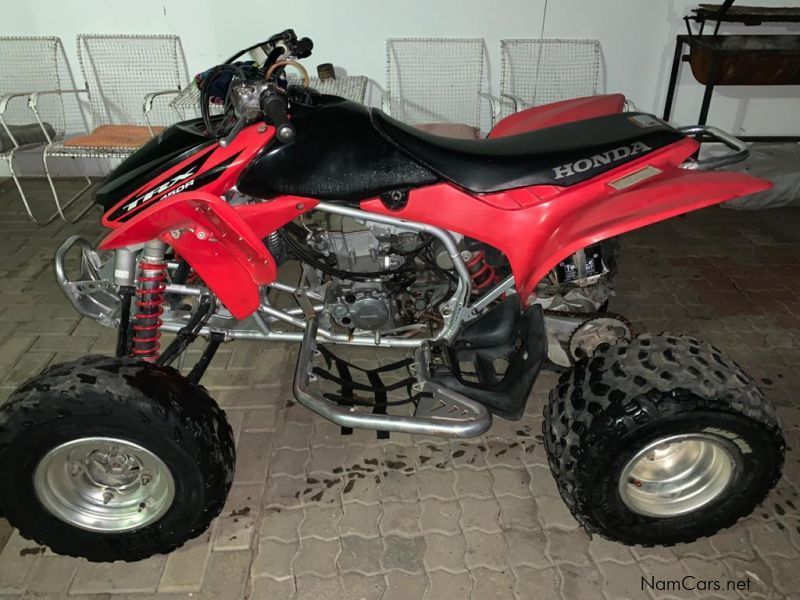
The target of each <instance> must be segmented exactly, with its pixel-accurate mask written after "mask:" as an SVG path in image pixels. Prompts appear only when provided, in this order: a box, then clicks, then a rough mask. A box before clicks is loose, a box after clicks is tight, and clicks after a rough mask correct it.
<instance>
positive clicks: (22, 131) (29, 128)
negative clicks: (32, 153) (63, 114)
mask: <svg viewBox="0 0 800 600" xmlns="http://www.w3.org/2000/svg"><path fill="white" fill-rule="evenodd" d="M44 127H45V129H47V134H48V135H49V136H50V139H53V137H54V136H55V134H56V132H55V129H53V126H52V125H50V123H44ZM8 129H9V131H11V135H13V136H14V139H15V140H17V144H18V145H20V146H29V145H33V144H45V143H47V136H46V135H45V134H44V131H42V128H41V127H40V126H39V124H38V123H31V124H30V125H9V126H8ZM13 148H14V142H12V141H11V138H9V137H8V134H7V133H6V130H5V128H3V127H0V152H8V151H9V150H12V149H13Z"/></svg>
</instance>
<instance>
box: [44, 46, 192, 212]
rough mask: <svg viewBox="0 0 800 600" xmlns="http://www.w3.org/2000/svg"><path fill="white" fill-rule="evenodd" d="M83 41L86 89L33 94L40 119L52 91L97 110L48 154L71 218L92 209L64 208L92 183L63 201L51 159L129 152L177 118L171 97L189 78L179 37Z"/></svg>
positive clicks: (61, 208)
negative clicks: (71, 210)
mask: <svg viewBox="0 0 800 600" xmlns="http://www.w3.org/2000/svg"><path fill="white" fill-rule="evenodd" d="M77 42H78V58H79V60H80V64H81V72H82V74H83V78H84V81H85V84H86V89H83V90H52V91H49V92H42V93H35V94H33V95H31V99H30V105H31V107H32V108H33V110H34V112H35V113H36V114H37V118H38V117H39V115H40V111H39V107H40V102H41V98H42V97H43V96H46V95H48V94H57V95H63V94H75V95H78V96H79V97H80V98H81V99H84V100H85V101H86V102H88V105H89V107H90V109H91V127H90V128H89V129H88V132H87V134H86V135H81V136H75V137H70V138H67V139H63V140H59V139H52V140H49V142H50V143H48V145H47V146H46V148H45V150H44V153H43V156H42V159H43V162H44V167H45V175H46V176H47V180H48V182H49V184H50V189H51V190H52V192H53V199H54V200H55V203H56V210H57V212H58V214H59V215H60V216H61V218H62V219H63V220H64V221H67V222H74V221H76V220H77V219H79V218H80V217H81V216H83V214H85V213H86V212H87V211H88V210H89V209H90V208H91V206H92V205H91V204H89V205H88V206H86V207H85V208H84V209H83V210H82V211H81V212H80V213H79V214H78V215H77V216H75V217H74V218H71V219H68V218H67V217H66V215H65V213H64V210H65V209H66V208H67V207H68V206H69V205H71V204H73V203H74V202H75V201H77V200H78V198H80V197H81V196H82V195H83V194H84V193H85V192H86V189H87V188H84V189H83V190H81V191H80V192H78V193H77V194H76V195H74V196H73V197H72V198H70V200H68V201H67V202H66V203H65V204H64V205H62V204H61V202H60V200H59V197H58V192H57V191H56V187H55V184H54V182H53V177H52V174H51V171H50V167H49V164H48V159H49V158H52V157H60V158H72V159H92V158H96V159H104V160H111V159H120V158H125V157H127V156H129V155H130V154H132V153H133V152H134V151H136V150H137V149H138V148H139V147H141V146H142V145H143V144H145V143H146V142H147V141H148V140H149V139H150V138H151V137H152V136H153V135H155V134H156V133H158V132H159V131H161V130H162V129H163V127H164V126H167V125H170V124H171V123H173V122H174V121H175V115H174V112H173V111H172V109H171V108H170V107H169V101H168V97H169V96H174V95H177V94H179V93H180V92H181V90H182V89H183V88H184V87H185V86H186V82H187V80H188V75H187V71H186V62H185V59H184V56H183V49H182V46H181V41H180V38H179V37H177V36H174V35H79V36H78V40H77ZM39 122H40V123H42V120H41V119H40V118H39ZM87 179H88V178H87Z"/></svg>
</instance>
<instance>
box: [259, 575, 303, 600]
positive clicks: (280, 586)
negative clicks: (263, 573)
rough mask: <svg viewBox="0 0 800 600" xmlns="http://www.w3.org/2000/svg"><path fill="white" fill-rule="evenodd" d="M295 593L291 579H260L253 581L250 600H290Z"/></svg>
mask: <svg viewBox="0 0 800 600" xmlns="http://www.w3.org/2000/svg"><path fill="white" fill-rule="evenodd" d="M295 591H296V590H295V586H294V578H292V577H287V578H286V579H281V580H280V581H278V580H275V579H270V578H269V577H262V578H259V579H254V580H253V593H252V595H251V596H250V600H291V599H292V598H293V597H294V594H295Z"/></svg>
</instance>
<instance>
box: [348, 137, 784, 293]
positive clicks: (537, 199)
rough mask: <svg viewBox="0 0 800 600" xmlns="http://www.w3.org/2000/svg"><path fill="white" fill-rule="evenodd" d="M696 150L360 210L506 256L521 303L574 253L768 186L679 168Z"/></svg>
mask: <svg viewBox="0 0 800 600" xmlns="http://www.w3.org/2000/svg"><path fill="white" fill-rule="evenodd" d="M697 146H698V145H697V142H695V141H694V140H691V139H688V138H687V139H685V140H682V141H681V142H677V143H675V144H672V145H671V146H668V147H666V148H664V149H663V150H660V151H657V152H654V153H651V154H648V155H646V156H644V157H642V158H641V159H639V160H636V161H632V162H630V163H628V164H626V165H623V166H621V167H619V168H616V169H612V170H611V171H607V172H606V173H604V174H603V175H601V176H598V177H594V178H592V179H590V180H588V181H585V182H582V183H579V184H577V185H574V186H570V187H557V186H538V187H537V186H534V187H529V188H518V189H514V190H507V191H504V192H498V193H494V194H484V195H477V194H476V195H473V194H470V193H468V192H466V191H464V190H462V189H460V188H458V187H456V186H454V185H452V184H449V183H441V184H436V185H432V186H429V187H425V188H420V189H417V190H412V191H411V192H410V194H409V198H408V202H407V204H406V205H405V206H404V207H403V208H401V209H400V210H396V211H394V210H391V209H389V208H388V207H387V206H386V205H385V204H384V203H383V202H382V201H380V200H378V199H374V200H368V201H365V202H363V203H362V204H361V208H362V209H363V210H365V211H369V212H375V213H381V214H387V215H392V216H394V217H398V218H402V219H408V220H412V221H420V222H422V223H429V224H431V225H436V226H438V227H441V228H443V229H448V230H450V231H454V232H457V233H460V234H462V235H465V236H468V237H471V238H474V239H477V240H480V241H482V242H485V243H487V244H489V245H491V246H494V247H495V248H497V249H499V250H500V251H502V252H503V253H504V254H505V255H506V257H507V258H508V260H509V263H510V265H511V270H512V272H513V274H514V278H515V280H516V285H517V290H518V292H519V293H520V295H521V298H522V299H523V302H526V301H527V299H528V297H529V296H530V295H531V294H532V292H533V289H534V288H535V286H536V285H537V283H538V282H539V281H541V279H542V278H543V277H544V276H545V275H546V274H547V272H548V271H550V270H551V269H553V268H554V267H555V266H556V265H557V264H558V263H559V262H560V261H562V260H563V259H565V258H566V257H568V256H569V255H571V254H573V253H574V252H576V251H577V250H580V249H581V248H585V247H586V246H589V245H591V244H593V243H596V242H599V241H601V240H604V239H607V238H610V237H613V236H616V235H620V234H622V233H625V232H627V231H631V230H633V229H638V228H641V227H644V226H646V225H650V224H652V223H655V222H657V221H662V220H664V219H668V218H671V217H674V216H677V215H679V214H682V213H686V212H690V211H693V210H697V209H699V208H704V207H706V206H711V205H713V204H718V203H720V202H724V201H726V200H730V199H731V198H735V197H737V196H744V195H746V194H751V193H754V192H759V191H762V190H765V189H769V187H770V186H771V185H772V184H771V183H770V182H768V181H765V180H763V179H758V178H755V177H751V176H749V175H744V174H739V173H728V172H719V171H717V172H713V171H709V172H704V171H691V170H687V169H681V168H679V167H678V166H677V165H679V164H680V163H681V162H682V161H684V160H685V159H686V158H687V157H689V156H690V155H691V154H692V153H693V152H694V151H695V150H696V149H697ZM645 168H649V169H652V170H648V171H644V173H648V174H649V175H648V177H647V178H645V179H643V180H642V181H640V182H638V183H632V184H630V185H628V186H627V187H625V188H624V189H617V188H618V187H619V182H621V181H625V178H626V177H627V176H628V175H633V174H637V173H642V172H643V171H642V170H643V169H645ZM611 184H615V185H617V187H614V186H612V185H611Z"/></svg>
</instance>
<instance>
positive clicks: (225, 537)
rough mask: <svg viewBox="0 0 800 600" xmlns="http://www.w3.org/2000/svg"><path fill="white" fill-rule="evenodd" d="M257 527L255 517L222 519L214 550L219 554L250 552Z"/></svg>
mask: <svg viewBox="0 0 800 600" xmlns="http://www.w3.org/2000/svg"><path fill="white" fill-rule="evenodd" d="M255 527H256V518H255V516H254V515H241V516H237V517H221V518H220V519H219V524H218V526H217V534H216V536H215V539H214V550H215V551H217V552H219V551H231V550H248V549H249V548H250V545H251V543H252V540H253V533H254V532H255Z"/></svg>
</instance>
